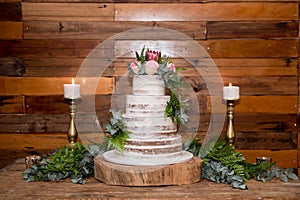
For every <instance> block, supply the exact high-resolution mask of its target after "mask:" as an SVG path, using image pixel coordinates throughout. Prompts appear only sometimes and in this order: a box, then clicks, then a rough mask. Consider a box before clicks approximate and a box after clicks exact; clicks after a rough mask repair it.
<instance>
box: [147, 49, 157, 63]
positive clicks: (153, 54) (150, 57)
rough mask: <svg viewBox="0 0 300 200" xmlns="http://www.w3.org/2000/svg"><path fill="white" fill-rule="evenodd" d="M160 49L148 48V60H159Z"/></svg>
mask: <svg viewBox="0 0 300 200" xmlns="http://www.w3.org/2000/svg"><path fill="white" fill-rule="evenodd" d="M158 54H159V52H158V51H152V50H147V51H146V55H148V60H149V61H150V60H154V61H157V60H158Z"/></svg>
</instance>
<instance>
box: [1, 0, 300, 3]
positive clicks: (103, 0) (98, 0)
mask: <svg viewBox="0 0 300 200" xmlns="http://www.w3.org/2000/svg"><path fill="white" fill-rule="evenodd" d="M6 1H11V0H6ZM226 1H227V2H228V1H229V2H243V1H242V0H159V2H160V3H201V2H202V3H206V2H226ZM23 2H40V3H50V2H55V3H57V2H62V3H64V2H66V0H23ZM67 2H68V3H72V2H74V3H78V2H83V3H124V0H68V1H67ZM247 2H298V0H247ZM126 3H157V0H126Z"/></svg>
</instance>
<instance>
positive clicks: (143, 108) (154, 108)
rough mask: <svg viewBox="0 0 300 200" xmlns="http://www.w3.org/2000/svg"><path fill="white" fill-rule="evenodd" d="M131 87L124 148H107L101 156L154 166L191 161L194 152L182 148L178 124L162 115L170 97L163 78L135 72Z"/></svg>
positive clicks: (127, 105) (116, 160)
mask: <svg viewBox="0 0 300 200" xmlns="http://www.w3.org/2000/svg"><path fill="white" fill-rule="evenodd" d="M146 67H147V66H146ZM156 69H157V68H156ZM146 70H147V69H146ZM151 70H153V69H151ZM148 74H149V70H148ZM150 74H151V73H150ZM132 86H133V87H132V89H133V91H132V94H130V95H127V98H126V112H125V113H124V114H123V115H122V117H123V120H124V123H125V124H126V129H127V131H129V132H130V134H129V138H127V139H126V142H125V145H124V151H120V150H117V149H115V150H112V151H108V152H106V153H104V159H105V160H107V161H109V162H113V163H118V164H126V165H155V166H157V165H168V164H174V163H180V162H185V161H187V160H190V159H191V158H192V157H193V155H192V154H191V153H189V152H186V151H183V150H182V138H181V135H179V134H177V126H176V125H175V124H174V123H173V122H172V120H171V119H170V118H169V117H165V108H166V105H167V102H168V101H169V100H170V96H168V95H165V83H164V80H163V79H161V78H160V77H159V76H158V75H155V74H151V75H147V74H146V75H145V74H144V75H134V76H133V83H132Z"/></svg>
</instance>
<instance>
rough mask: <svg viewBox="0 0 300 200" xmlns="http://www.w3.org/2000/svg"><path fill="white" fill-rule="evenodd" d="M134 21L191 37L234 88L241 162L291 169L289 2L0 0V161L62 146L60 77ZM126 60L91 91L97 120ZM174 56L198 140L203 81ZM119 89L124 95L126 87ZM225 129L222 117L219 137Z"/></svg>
mask: <svg viewBox="0 0 300 200" xmlns="http://www.w3.org/2000/svg"><path fill="white" fill-rule="evenodd" d="M142 27H162V28H169V29H173V30H176V31H179V32H181V33H184V34H186V35H187V36H189V37H191V38H192V39H193V40H195V41H197V42H198V43H199V44H200V45H202V46H203V47H204V48H205V49H206V50H207V51H208V53H209V54H210V56H211V57H212V59H213V60H214V62H215V63H216V65H217V66H218V69H219V71H220V73H221V75H222V78H223V82H224V84H226V85H227V84H228V83H229V82H232V83H233V84H234V85H239V86H240V89H241V99H240V101H239V103H238V104H237V106H236V113H235V131H236V135H237V138H236V148H237V149H238V150H240V151H242V152H243V153H244V155H245V156H246V158H247V159H248V160H249V161H254V160H255V157H256V156H261V155H270V156H272V158H273V160H275V161H277V163H278V165H280V166H282V167H293V168H300V156H299V155H300V143H299V141H300V139H299V136H298V135H299V133H298V126H299V120H298V113H299V103H298V96H299V53H298V51H299V31H298V29H299V2H298V0H248V1H242V0H230V1H227V0H213V1H212V0H160V1H159V2H158V1H154V0H129V1H126V3H125V2H124V1H122V0H88V1H80V0H68V1H64V0H23V1H18V0H2V1H0V102H1V106H0V137H1V139H0V150H1V152H2V154H3V155H2V154H1V157H2V159H3V160H4V161H3V163H5V160H6V161H7V162H8V161H9V157H10V158H11V157H18V156H24V155H25V154H32V153H41V152H49V151H50V150H52V149H54V148H56V147H59V146H62V145H64V144H65V143H66V141H67V140H66V132H67V129H68V122H69V116H68V107H67V105H66V104H65V103H64V102H63V84H64V83H69V82H70V80H71V78H72V77H75V76H76V73H77V70H78V69H79V67H80V65H81V64H82V62H83V61H84V59H85V58H86V57H87V55H88V54H89V53H90V51H91V50H93V49H94V48H95V47H96V46H97V45H98V44H99V43H101V42H102V41H104V40H106V39H107V38H109V37H111V36H114V35H115V34H117V33H121V32H123V31H126V30H130V29H133V28H142ZM134 42H135V41H132V43H134ZM132 43H131V42H128V41H125V42H124V41H119V42H117V43H116V46H115V48H114V49H112V50H110V51H107V52H105V53H103V55H107V56H108V57H109V56H111V55H113V54H114V53H116V52H114V51H115V50H116V49H118V47H124V46H126V48H128V49H130V48H131V47H132V48H133V45H132ZM166 46H168V42H166ZM177 50H178V51H180V50H182V49H177ZM131 60H132V55H130V56H128V55H127V56H123V57H121V58H119V59H117V60H115V62H113V63H112V65H111V66H109V67H108V68H107V69H106V71H105V73H104V76H103V77H102V78H101V81H100V83H99V86H98V88H97V92H96V102H101V103H99V105H97V106H96V110H97V115H98V117H99V118H100V119H102V121H101V120H100V121H101V124H103V123H105V120H107V119H108V118H109V116H108V109H109V108H110V106H111V99H112V98H119V97H122V95H121V93H120V91H118V90H116V88H115V84H116V83H117V81H118V80H119V79H120V77H121V76H122V75H123V74H124V73H125V71H126V65H127V63H128V62H130V61H131ZM174 62H175V63H176V65H180V66H181V65H182V66H184V67H186V68H187V70H186V71H183V72H182V75H183V76H185V77H186V78H187V80H188V81H189V83H190V84H191V85H192V87H193V89H194V91H195V94H196V95H197V97H198V101H199V104H200V112H201V119H200V127H199V130H198V136H199V137H201V138H204V137H205V134H206V131H207V128H208V124H209V120H210V114H211V110H210V109H211V106H212V105H211V103H210V102H211V97H210V96H209V93H208V89H207V86H206V84H205V82H204V80H203V79H202V78H201V77H199V76H195V73H194V71H193V69H192V68H191V66H189V65H188V64H186V63H185V62H184V61H182V59H180V58H174ZM91 70H92V72H93V70H97V69H95V66H94V67H92V68H91ZM89 76H93V73H91V74H90V75H89ZM120 90H122V92H124V90H125V91H127V92H128V89H126V84H125V86H123V87H122V88H121V89H120ZM118 94H119V96H118ZM122 94H124V93H122ZM123 96H124V95H123ZM119 99H124V98H119ZM217 106H220V108H221V107H222V106H223V107H224V104H222V103H220V105H217ZM225 129H226V124H225V126H224V129H223V136H224V132H225Z"/></svg>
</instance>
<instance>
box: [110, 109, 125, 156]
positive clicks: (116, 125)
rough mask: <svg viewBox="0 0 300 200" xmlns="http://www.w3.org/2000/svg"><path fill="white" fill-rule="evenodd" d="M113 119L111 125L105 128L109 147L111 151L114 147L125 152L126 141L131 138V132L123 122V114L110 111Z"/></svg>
mask: <svg viewBox="0 0 300 200" xmlns="http://www.w3.org/2000/svg"><path fill="white" fill-rule="evenodd" d="M110 112H111V114H112V118H111V119H110V124H107V125H106V126H105V132H106V133H107V134H106V137H107V138H108V146H107V148H108V149H110V148H111V147H114V148H116V149H118V150H119V151H121V152H123V151H124V146H125V143H126V139H128V138H129V134H130V133H131V132H130V131H128V130H126V124H125V123H124V121H123V118H122V114H121V112H117V111H114V110H112V109H110Z"/></svg>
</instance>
